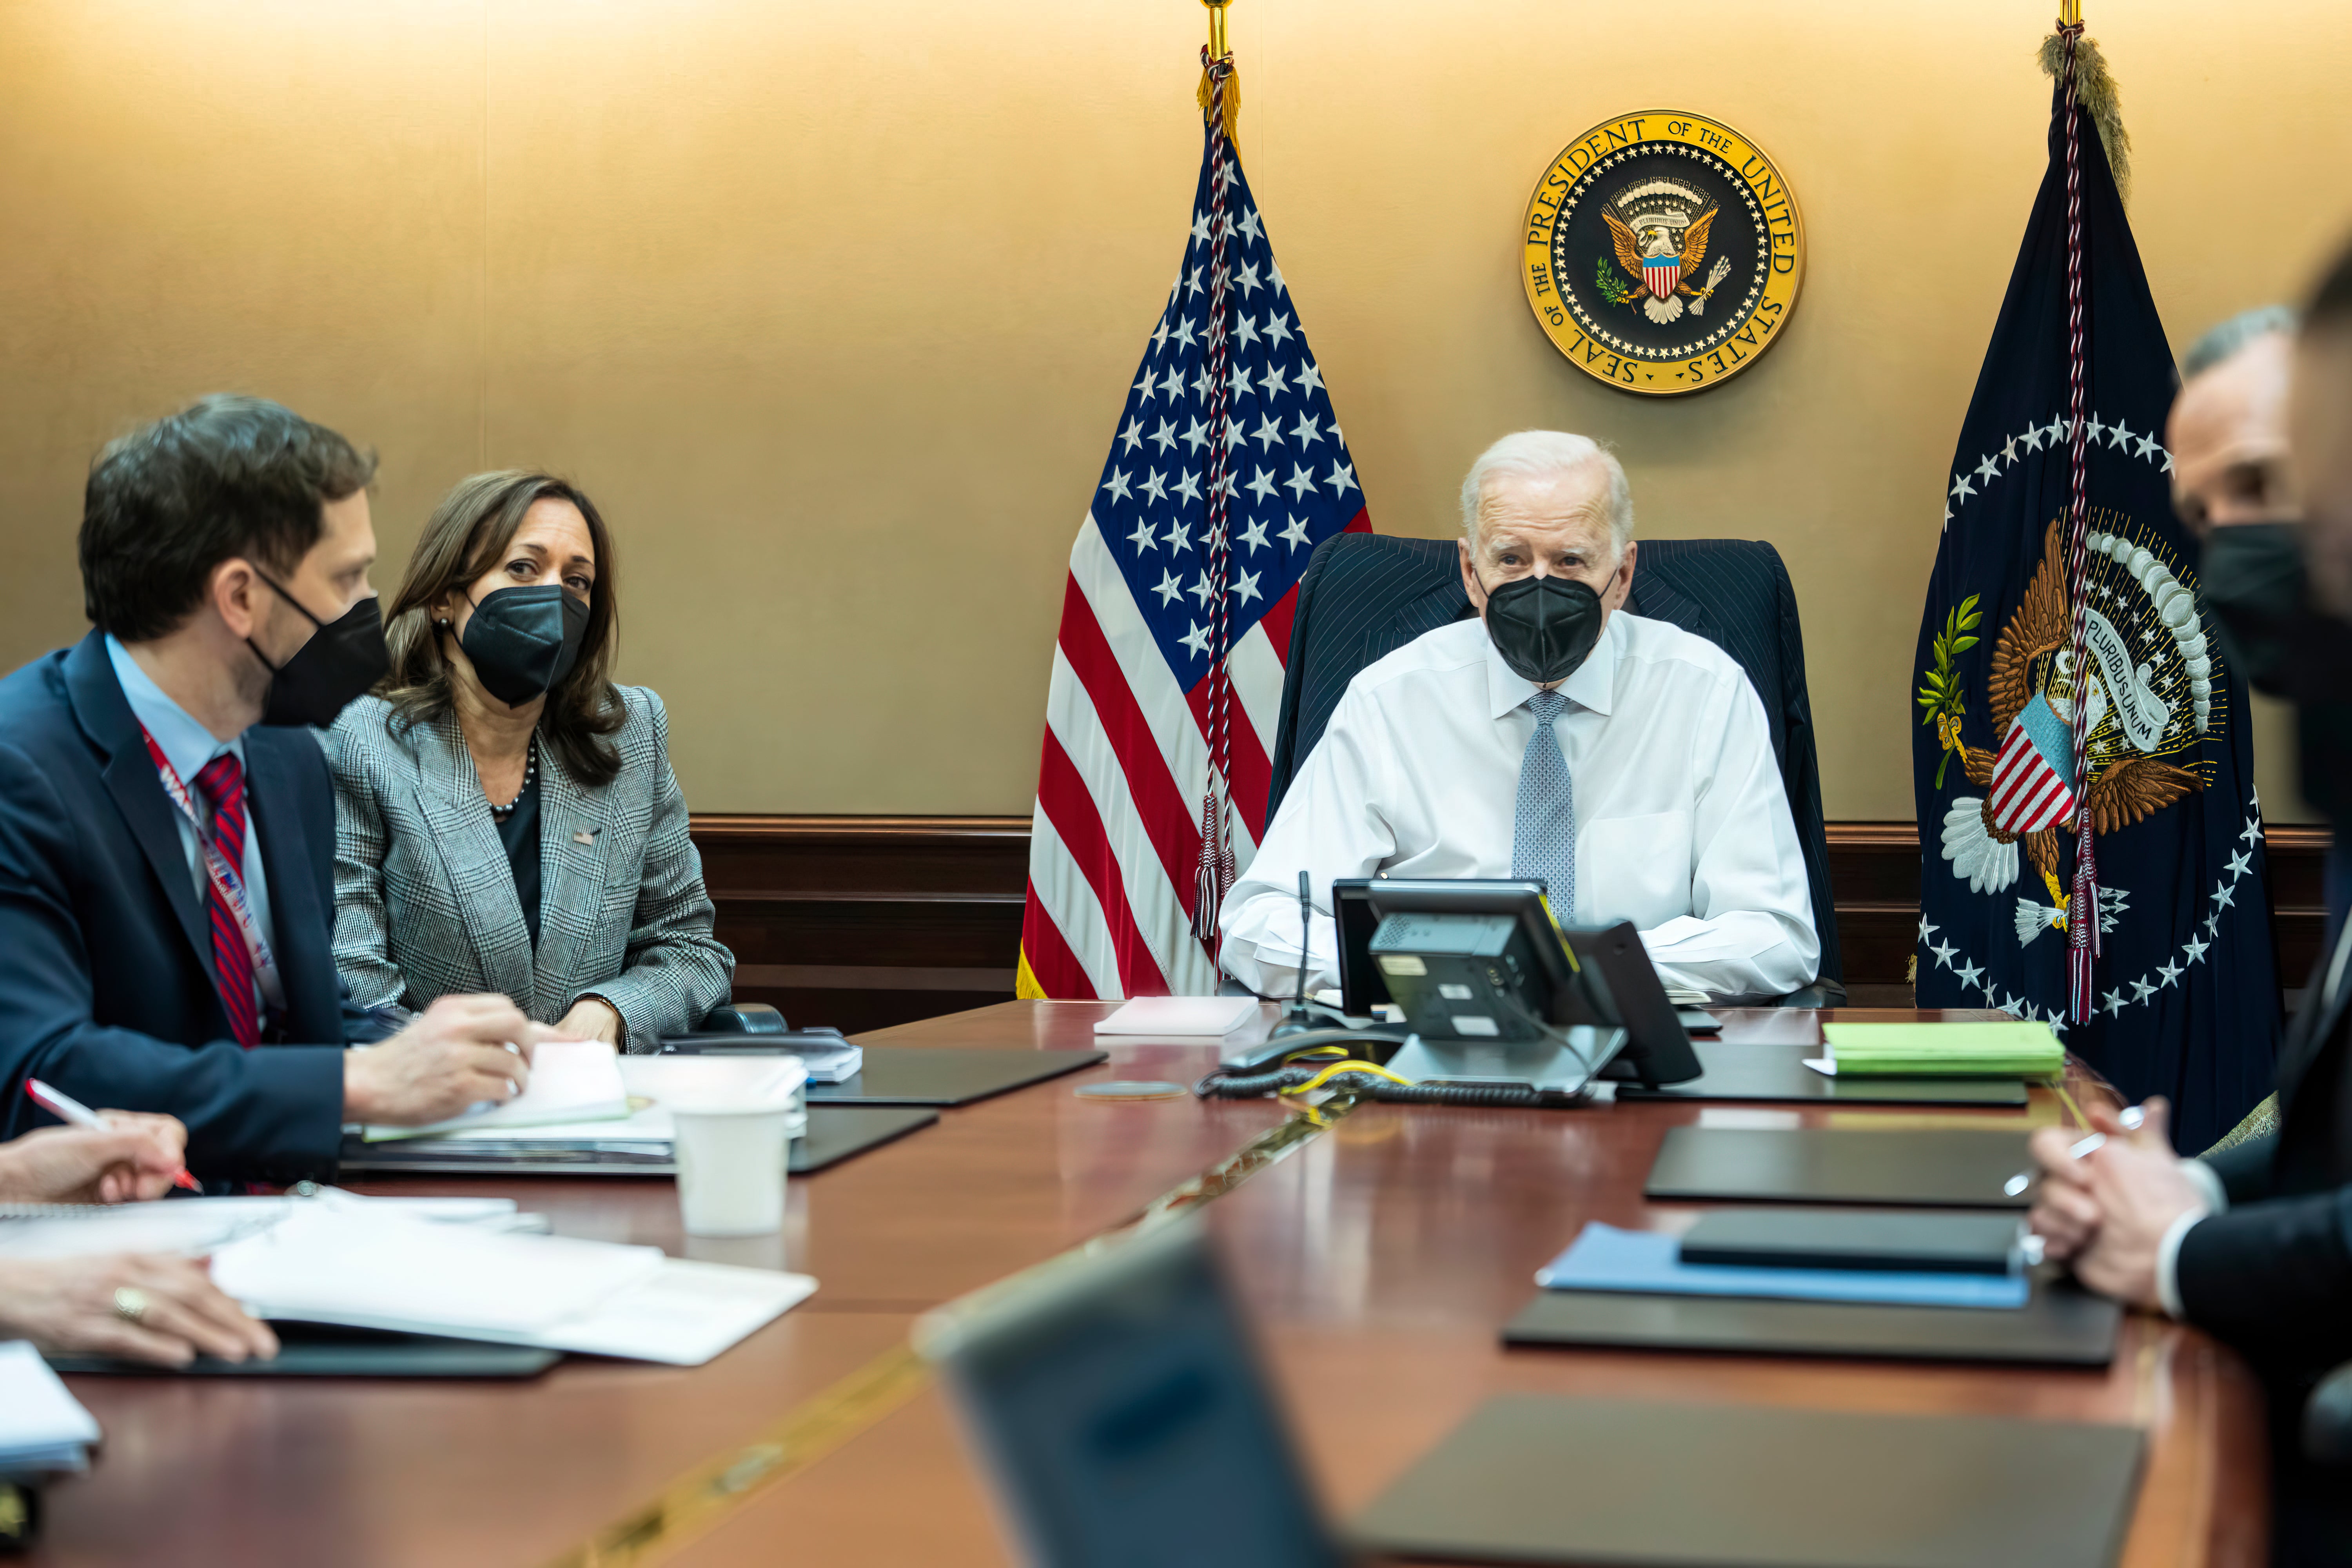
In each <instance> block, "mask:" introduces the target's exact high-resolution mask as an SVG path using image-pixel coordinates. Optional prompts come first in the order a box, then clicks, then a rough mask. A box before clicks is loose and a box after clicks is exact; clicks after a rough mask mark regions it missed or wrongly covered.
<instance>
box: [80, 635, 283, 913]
mask: <svg viewBox="0 0 2352 1568" xmlns="http://www.w3.org/2000/svg"><path fill="white" fill-rule="evenodd" d="M106 657H107V658H109V659H110V660H112V661H113V664H114V679H115V680H116V682H117V683H119V684H120V685H121V688H122V697H123V700H125V701H127V702H129V703H130V704H131V717H132V718H134V719H136V720H138V721H140V722H141V723H142V724H144V725H145V726H147V733H149V734H150V735H152V736H153V737H154V738H155V744H156V745H157V746H158V747H159V748H160V749H161V750H162V751H163V760H164V761H165V762H167V763H171V764H172V766H173V769H174V770H175V771H176V772H177V773H179V775H180V782H181V783H182V784H185V785H187V786H188V798H189V799H190V800H191V801H193V802H194V804H195V807H196V809H197V810H198V811H202V810H204V808H205V807H204V800H203V797H202V796H200V795H197V794H196V775H197V774H198V773H202V772H204V770H205V764H206V763H209V762H211V761H212V760H213V759H214V758H215V757H217V756H219V755H220V754H221V753H222V752H229V753H230V754H232V755H233V756H235V757H236V765H237V766H238V767H240V768H242V767H243V766H245V737H244V736H243V735H239V736H238V737H237V738H236V740H234V741H220V740H215V739H214V737H213V732H212V731H210V730H207V729H205V727H204V726H203V725H202V724H199V723H197V722H196V721H195V720H194V719H193V718H190V717H189V715H188V710H186V709H184V708H183V707H181V706H180V705H179V704H178V703H176V702H174V701H173V700H172V699H171V698H170V697H169V696H168V695H167V694H166V693H165V692H164V690H163V688H162V687H160V686H158V685H156V684H155V682H154V681H153V679H151V678H150V677H149V676H148V674H147V672H146V671H145V670H143V669H142V668H139V661H138V660H136V659H134V658H131V650H130V649H128V648H126V647H123V646H122V645H121V643H120V642H118V641H116V640H115V638H114V636H113V634H111V633H109V634H108V635H107V638H106ZM167 793H168V792H167ZM172 821H173V823H174V824H175V825H177V826H178V827H179V829H180V847H181V848H183V849H184V850H185V851H187V856H188V877H189V879H190V880H191V881H192V882H194V885H195V889H196V907H197V908H198V909H202V908H203V907H204V904H205V900H206V899H208V898H210V897H211V896H212V882H211V879H209V878H207V877H206V876H205V860H204V847H203V846H202V845H201V844H199V843H198V842H197V839H196V826H195V824H194V823H192V822H190V821H189V820H188V816H187V813H185V812H184V811H182V810H181V809H180V808H179V807H178V806H176V805H174V806H173V807H172ZM237 873H238V875H240V876H242V877H243V878H244V879H245V900H246V902H247V904H248V905H249V906H251V908H252V910H253V919H254V922H255V923H256V924H257V925H258V926H259V927H260V928H261V940H262V941H263V942H266V943H268V946H269V950H270V951H271V952H276V951H277V950H278V928H277V927H276V926H275V925H273V924H271V923H270V920H269V882H268V879H267V878H265V877H264V876H263V875H262V874H261V824H259V823H258V822H256V821H255V820H254V819H253V802H252V797H251V794H250V792H249V791H248V792H247V800H246V811H245V864H244V865H242V866H239V867H238V868H237Z"/></svg>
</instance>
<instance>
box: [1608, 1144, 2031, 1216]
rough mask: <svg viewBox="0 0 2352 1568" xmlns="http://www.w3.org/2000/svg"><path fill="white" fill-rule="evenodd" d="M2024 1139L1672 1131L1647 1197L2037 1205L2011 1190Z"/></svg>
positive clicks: (2021, 1164) (2023, 1190)
mask: <svg viewBox="0 0 2352 1568" xmlns="http://www.w3.org/2000/svg"><path fill="white" fill-rule="evenodd" d="M2025 1138H2026V1135H2025V1134H2024V1133H2023V1132H1997V1131H1979V1130H1976V1129H1973V1128H1940V1127H1934V1128H1918V1129H1910V1130H1905V1131H1885V1132H1879V1131H1859V1130H1853V1129H1846V1128H1818V1127H1806V1128H1790V1129H1787V1130H1785V1131H1784V1130H1781V1129H1778V1128H1773V1129H1758V1128H1748V1127H1675V1128H1670V1129H1668V1130H1667V1132H1666V1137H1665V1142H1664V1144H1663V1145H1662V1146H1661V1147H1660V1148H1659V1150H1658V1158H1657V1163H1655V1164H1654V1165H1652V1166H1651V1167H1650V1179H1649V1181H1648V1182H1647V1183H1646V1184H1644V1185H1643V1188H1642V1192H1643V1196H1645V1197H1648V1198H1652V1199H1654V1200H1656V1201H1659V1202H1664V1203H1680V1202H1685V1201H1688V1200H1693V1199H1705V1200H1708V1201H1715V1200H1719V1199H1741V1198H1746V1199H1753V1200H1756V1201H1759V1202H1764V1203H1782V1204H1910V1205H1917V1206H1919V1207H1921V1208H1993V1209H1998V1208H2009V1209H2021V1208H2027V1207H2030V1206H2032V1192H2031V1190H2030V1189H2029V1188H2027V1187H2025V1186H2022V1185H2021V1186H2020V1187H2019V1189H2018V1191H2016V1192H2015V1193H2011V1192H2009V1191H2007V1190H2006V1188H2007V1186H2008V1184H2009V1182H2010V1178H2011V1177H2012V1176H2015V1175H2016V1174H2017V1173H2019V1172H2021V1171H2023V1170H2025V1169H2027V1168H2028V1166H2029V1165H2030V1164H2031V1163H2032V1162H2031V1161H2030V1160H2029V1159H2028V1158H2027V1155H2026V1152H2025Z"/></svg>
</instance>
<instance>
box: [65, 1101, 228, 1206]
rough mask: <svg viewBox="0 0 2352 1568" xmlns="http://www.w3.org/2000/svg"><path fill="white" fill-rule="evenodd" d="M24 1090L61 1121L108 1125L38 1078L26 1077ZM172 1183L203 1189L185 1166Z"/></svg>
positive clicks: (87, 1124)
mask: <svg viewBox="0 0 2352 1568" xmlns="http://www.w3.org/2000/svg"><path fill="white" fill-rule="evenodd" d="M25 1092H26V1094H28V1095H31V1096H32V1097H33V1103H34V1104H35V1105H37V1106H39V1107H40V1108H41V1109H42V1110H46V1111H47V1112H48V1113H49V1114H50V1115H52V1116H54V1117H56V1118H58V1120H59V1121H70V1122H72V1123H73V1124H74V1125H75V1126H76V1127H95V1128H98V1129H100V1130H101V1131H103V1130H104V1129H105V1128H106V1127H107V1126H108V1125H109V1124H108V1122H107V1120H106V1118H104V1117H103V1116H100V1114H99V1113H98V1112H97V1111H95V1110H91V1109H90V1108H89V1106H87V1105H84V1104H83V1103H82V1102H81V1101H80V1100H76V1099H75V1098H74V1097H73V1096H71V1095H69V1094H64V1093H61V1092H59V1091H58V1090H57V1089H51V1088H50V1087H49V1086H48V1085H47V1084H45V1083H43V1082H42V1081H41V1080H40V1079H37V1078H28V1079H26V1080H25ZM172 1184H173V1186H175V1187H185V1188H187V1190H188V1191H190V1192H192V1193H201V1192H203V1191H204V1188H202V1187H200V1186H198V1185H197V1184H196V1179H195V1177H194V1176H192V1175H190V1174H188V1172H187V1168H186V1167H185V1166H183V1167H181V1170H180V1173H179V1174H178V1175H175V1176H173V1178H172Z"/></svg>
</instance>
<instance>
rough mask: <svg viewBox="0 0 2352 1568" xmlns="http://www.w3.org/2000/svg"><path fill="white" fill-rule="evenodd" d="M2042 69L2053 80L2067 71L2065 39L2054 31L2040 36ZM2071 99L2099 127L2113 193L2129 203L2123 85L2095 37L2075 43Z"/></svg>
mask: <svg viewBox="0 0 2352 1568" xmlns="http://www.w3.org/2000/svg"><path fill="white" fill-rule="evenodd" d="M2042 74H2043V75H2044V76H2047V77H2048V78H2050V79H2051V80H2053V81H2056V80H2058V79H2060V78H2062V77H2063V76H2064V75H2065V74H2066V39H2065V37H2064V35H2063V34H2060V33H2053V34H2051V35H2050V36H2049V37H2046V38H2044V39H2042ZM2074 100H2075V101H2076V102H2077V103H2080V104H2081V105H2082V106H2083V107H2084V109H2085V110H2089V112H2090V116H2091V123H2092V124H2094V125H2095V126H2097V127H2098V128H2099V145H2100V146H2101V147H2103V148H2105V149H2106V153H2107V167H2108V168H2109V169H2111V170H2113V171H2114V172H2115V176H2116V195H2118V196H2120V197H2122V198H2123V201H2124V204H2125V205H2126V206H2128V205H2130V204H2131V132H2128V131H2126V130H2125V129H2124V105H2123V92H2122V89H2119V88H2117V87H2116V79H2115V75H2114V73H2113V72H2111V71H2109V70H2108V69H2107V59H2106V57H2105V55H2102V54H2101V53H2100V52H2099V44H2098V40H2097V39H2095V38H2092V37H2084V38H2083V39H2081V40H2080V41H2079V42H2077V43H2076V44H2075V46H2074Z"/></svg>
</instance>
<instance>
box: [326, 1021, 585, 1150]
mask: <svg viewBox="0 0 2352 1568" xmlns="http://www.w3.org/2000/svg"><path fill="white" fill-rule="evenodd" d="M628 1114H629V1090H628V1086H627V1085H625V1083H623V1082H622V1081H621V1067H620V1060H619V1058H618V1056H617V1055H616V1053H615V1052H614V1049H613V1047H610V1046H608V1045H606V1044H604V1042H603V1041H602V1040H551V1041H549V1042H548V1043H547V1044H545V1045H543V1046H541V1047H539V1048H538V1049H536V1050H534V1051H533V1052H531V1057H530V1084H529V1085H528V1086H526V1087H525V1088H524V1089H523V1091H522V1092H521V1093H520V1094H519V1095H517V1096H515V1097H514V1098H513V1099H512V1100H507V1101H505V1102H504V1103H503V1104H501V1103H499V1102H497V1101H493V1100H484V1101H483V1102H482V1103H481V1104H479V1105H477V1106H474V1107H472V1108H471V1109H469V1110H467V1112H466V1113H465V1114H464V1115H462V1116H457V1117H452V1118H451V1119H450V1120H448V1121H436V1122H434V1123H433V1124H432V1125H430V1126H427V1127H370V1128H369V1129H368V1130H367V1139H368V1142H371V1143H373V1142H382V1141H383V1140H386V1139H394V1138H431V1137H434V1136H436V1135H437V1134H439V1133H443V1132H454V1131H457V1130H458V1129H459V1128H469V1129H470V1128H481V1127H498V1128H511V1127H542V1126H546V1125H548V1124H550V1123H553V1122H568V1121H619V1120H620V1119H621V1118H623V1117H625V1116H626V1115H628Z"/></svg>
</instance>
